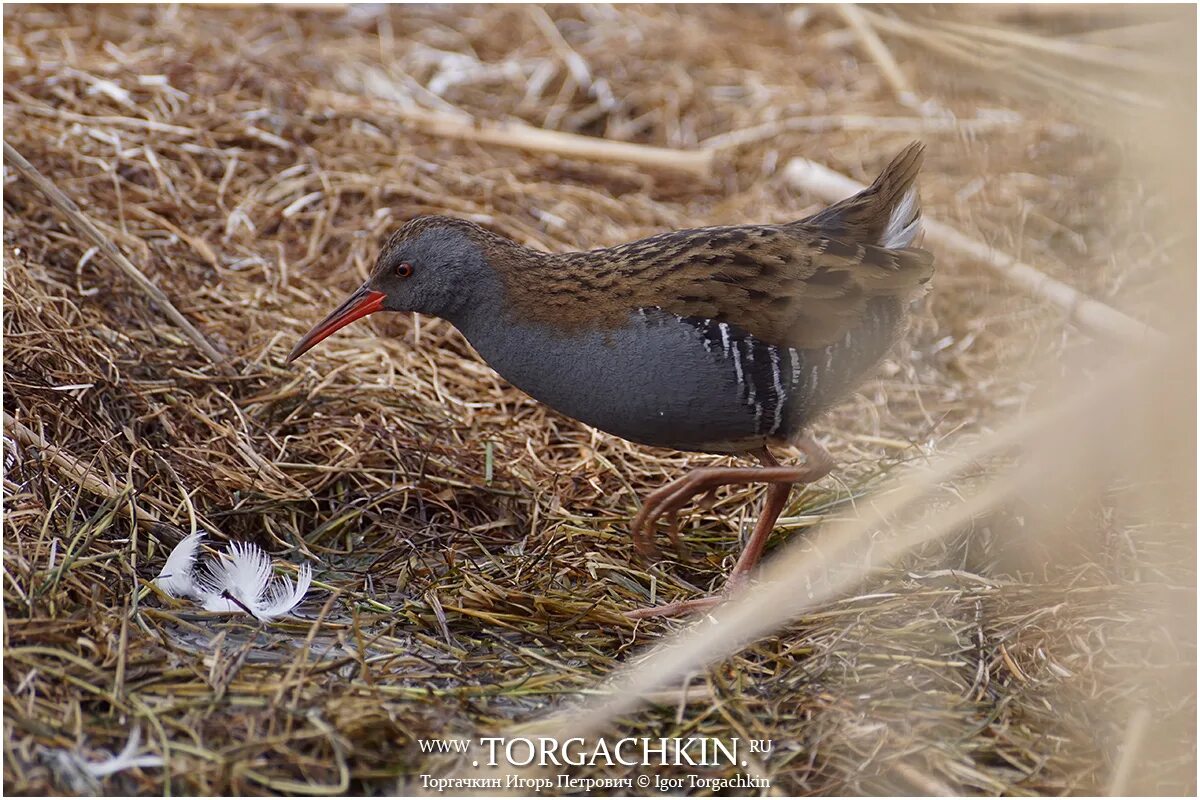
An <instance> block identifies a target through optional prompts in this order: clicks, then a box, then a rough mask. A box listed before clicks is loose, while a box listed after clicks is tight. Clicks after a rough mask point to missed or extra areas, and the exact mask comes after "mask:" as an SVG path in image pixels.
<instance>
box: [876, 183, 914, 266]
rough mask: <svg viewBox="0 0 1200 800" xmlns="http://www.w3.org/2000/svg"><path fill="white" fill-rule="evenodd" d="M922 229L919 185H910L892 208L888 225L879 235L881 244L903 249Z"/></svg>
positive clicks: (910, 243) (890, 247) (893, 248)
mask: <svg viewBox="0 0 1200 800" xmlns="http://www.w3.org/2000/svg"><path fill="white" fill-rule="evenodd" d="M920 231H921V205H920V201H919V200H918V199H917V187H916V186H910V187H909V189H908V191H907V192H905V193H904V196H903V197H901V198H900V201H899V202H898V203H896V205H895V206H894V207H893V208H892V213H891V215H890V216H889V217H888V224H887V227H886V228H884V229H883V234H882V235H880V237H879V245H880V246H881V247H886V248H887V249H889V250H903V249H904V248H905V247H909V246H910V245H912V243H913V241H914V240H915V239H916V238H917V234H918V233H920Z"/></svg>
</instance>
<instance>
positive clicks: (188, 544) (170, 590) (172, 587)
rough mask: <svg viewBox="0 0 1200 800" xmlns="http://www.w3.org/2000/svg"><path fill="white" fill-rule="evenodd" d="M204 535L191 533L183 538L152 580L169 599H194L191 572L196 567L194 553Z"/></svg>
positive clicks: (194, 589)
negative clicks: (169, 596)
mask: <svg viewBox="0 0 1200 800" xmlns="http://www.w3.org/2000/svg"><path fill="white" fill-rule="evenodd" d="M203 538H204V534H203V533H202V532H200V533H193V534H191V535H190V536H185V537H183V541H181V542H180V543H179V544H177V545H175V548H174V549H173V550H172V551H171V553H170V555H168V556H167V563H166V564H163V568H162V571H161V572H159V573H158V577H157V578H155V579H154V583H155V585H157V586H158V588H160V589H162V590H163V591H164V592H166V593H167V594H169V595H171V597H196V596H197V593H196V579H195V577H194V575H193V571H194V570H195V567H196V553H197V552H198V551H199V549H200V540H201V539H203Z"/></svg>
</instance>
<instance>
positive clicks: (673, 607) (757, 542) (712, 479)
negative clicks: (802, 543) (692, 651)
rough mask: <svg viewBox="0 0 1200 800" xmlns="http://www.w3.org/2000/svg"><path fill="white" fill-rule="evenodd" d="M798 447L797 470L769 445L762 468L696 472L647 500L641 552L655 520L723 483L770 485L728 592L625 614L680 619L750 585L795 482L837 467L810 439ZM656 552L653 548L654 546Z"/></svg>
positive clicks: (638, 534) (637, 526)
mask: <svg viewBox="0 0 1200 800" xmlns="http://www.w3.org/2000/svg"><path fill="white" fill-rule="evenodd" d="M796 444H797V446H798V447H799V448H800V450H801V451H802V452H803V453H804V455H805V457H806V460H805V462H804V464H803V465H802V466H799V467H783V466H780V465H779V462H778V461H776V460H775V458H774V456H772V455H771V453H770V451H768V450H767V449H766V448H765V447H764V448H763V449H762V450H761V451H760V452H759V453H758V458H759V461H760V462H761V463H762V465H763V466H762V467H760V468H753V467H724V468H721V467H715V468H713V467H710V468H702V469H698V470H694V471H693V472H691V473H689V474H688V475H685V476H684V477H683V478H680V479H679V480H676V481H672V482H671V483H669V484H667V485H666V486H664V487H663V488H662V489H659V490H658V491H656V492H654V493H653V494H651V495H650V496H649V497H647V498H646V503H645V505H644V506H643V507H642V511H641V513H640V514H638V516H637V518H635V519H634V522H633V531H634V540H635V542H636V543H637V546H638V549H639V550H642V551H643V552H645V548H644V545H645V544H648V543H649V534H648V531H649V530H651V529H652V525H653V523H654V521H655V520H656V519H657V518H658V517H660V516H662V515H663V514H668V515H672V516H673V515H674V514H676V513H678V511H679V509H680V508H681V507H682V506H683V505H684V504H686V503H687V501H688V500H690V499H691V498H692V497H695V496H696V495H697V494H700V493H701V492H705V491H711V490H712V489H713V488H715V487H717V486H722V485H728V484H734V483H756V482H759V481H767V482H769V483H770V486H768V487H767V496H766V499H765V500H764V501H763V508H762V512H761V513H760V514H759V517H758V522H757V523H755V525H754V532H753V533H752V534H750V540H749V541H748V542H746V546H745V548H743V549H742V554H741V556H739V557H738V560H737V563H736V564H735V565H734V567H733V570H732V571H731V572H730V573H729V579H728V581H727V582H726V584H725V592H724V593H722V594H720V595H713V596H710V597H701V598H697V599H695V600H683V601H679V602H676V603H668V604H666V605H662V606H652V607H648V608H640V609H638V610H636V611H630V612H627V613H626V614H625V616H627V617H629V618H630V619H644V618H646V617H661V616H677V615H680V614H686V613H688V612H691V611H703V610H706V609H709V608H712V607H713V606H715V605H717V604H718V603H720V602H721V601H723V600H724V599H725V597H726V596H727V595H728V594H729V593H730V592H734V591H737V590H738V589H740V588H741V587H742V585H743V584H745V583H746V581H747V580H748V577H749V575H750V572H751V571H752V570H753V569H754V567H755V566H756V565H757V564H758V561H759V559H760V558H761V557H762V553H763V549H764V548H765V547H766V544H767V539H768V538H770V536H771V531H773V530H774V529H775V522H776V520H778V519H779V515H780V514H781V513H782V512H783V509H784V507H785V506H786V505H787V500H788V496H789V495H790V494H791V491H792V486H793V485H795V484H797V483H811V482H813V481H815V480H818V479H820V478H821V477H823V476H824V475H826V474H827V473H828V472H829V471H830V470H831V469H832V468H833V457H832V456H830V455H829V453H828V452H827V451H826V450H825V448H823V447H821V445H820V444H818V443H817V442H816V441H815V440H814V439H812V438H811V437H808V436H806V437H804V438H803V439H801V440H800V441H798V442H797V443H796ZM651 548H652V545H651Z"/></svg>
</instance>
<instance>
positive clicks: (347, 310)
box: [287, 286, 387, 364]
mask: <svg viewBox="0 0 1200 800" xmlns="http://www.w3.org/2000/svg"><path fill="white" fill-rule="evenodd" d="M386 298H387V295H385V294H384V293H383V292H376V291H372V290H371V289H368V288H367V287H366V286H363V287H362V288H360V289H359V290H358V291H357V292H355V293H354V294H352V295H350V297H348V298H347V299H346V302H344V303H342V304H341V305H340V306H338V307H337V308H336V309H334V311H333V313H332V314H330V315H329V316H328V317H326V318H325V319H323V320H321V321H320V322H318V323H317V324H316V326H314V327H313V329H312V330H311V331H309V332H308V333H306V334H304V338H302V339H301V340H300V341H299V342H297V343H296V346H295V347H294V348H292V352H291V353H290V354H289V355H288V357H287V360H288V363H289V364H290V363H292V362H293V361H295V360H296V359H297V358H299V357H300V356H301V355H303V354H304V353H305V352H306V351H307V350H309V349H311V348H312V347H313V346H314V345H316V344H317V342H320V341H321V340H322V339H324V338H325V337H326V336H329V335H330V334H332V333H334V332H335V331H338V330H340V329H342V328H344V327H346V326H347V325H349V324H350V323H351V322H354V320H356V319H362V318H363V317H365V316H367V315H368V314H374V313H375V312H376V311H381V310H383V301H384V299H386Z"/></svg>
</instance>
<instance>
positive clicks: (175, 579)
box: [154, 533, 312, 620]
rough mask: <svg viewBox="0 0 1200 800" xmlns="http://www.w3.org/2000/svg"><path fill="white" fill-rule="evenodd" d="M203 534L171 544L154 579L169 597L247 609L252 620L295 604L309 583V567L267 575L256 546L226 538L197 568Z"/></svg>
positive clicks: (266, 561) (227, 609)
mask: <svg viewBox="0 0 1200 800" xmlns="http://www.w3.org/2000/svg"><path fill="white" fill-rule="evenodd" d="M202 538H203V534H202V533H193V534H192V535H190V536H187V537H185V538H184V539H183V541H181V542H180V543H179V544H177V545H176V546H175V549H173V550H172V551H171V553H170V555H168V556H167V563H166V564H165V565H163V568H162V571H161V572H160V573H159V574H158V577H157V578H155V579H154V582H155V584H156V585H157V586H158V587H159V588H160V589H162V590H163V591H164V592H166V593H167V594H169V595H171V596H172V597H190V598H192V599H194V600H196V601H198V602H199V603H200V605H201V606H203V608H204V609H205V610H207V611H219V612H224V613H231V614H238V613H249V614H252V615H253V616H254V617H256V618H257V619H261V620H269V619H274V618H275V617H282V616H284V615H285V614H288V613H290V612H291V610H292V609H293V608H295V607H296V606H297V605H299V603H300V601H301V600H303V599H304V595H305V594H307V593H308V588H309V586H310V585H311V583H312V568H311V567H310V566H309V565H308V564H304V565H302V566H301V567H300V569H299V571H298V572H297V575H296V582H295V583H294V584H293V582H292V579H291V578H289V577H287V576H281V577H278V578H272V574H271V557H270V556H268V555H267V554H266V553H265V552H263V550H262V549H261V548H259V547H257V546H256V545H253V544H246V543H243V542H230V543H229V544H228V545H227V546H226V549H225V552H223V553H218V554H217V556H216V558H213V559H209V560H208V561H207V562H206V563H205V564H203V565H201V566H200V567H199V568H197V565H196V557H197V554H198V552H199V548H200V540H201V539H202Z"/></svg>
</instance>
